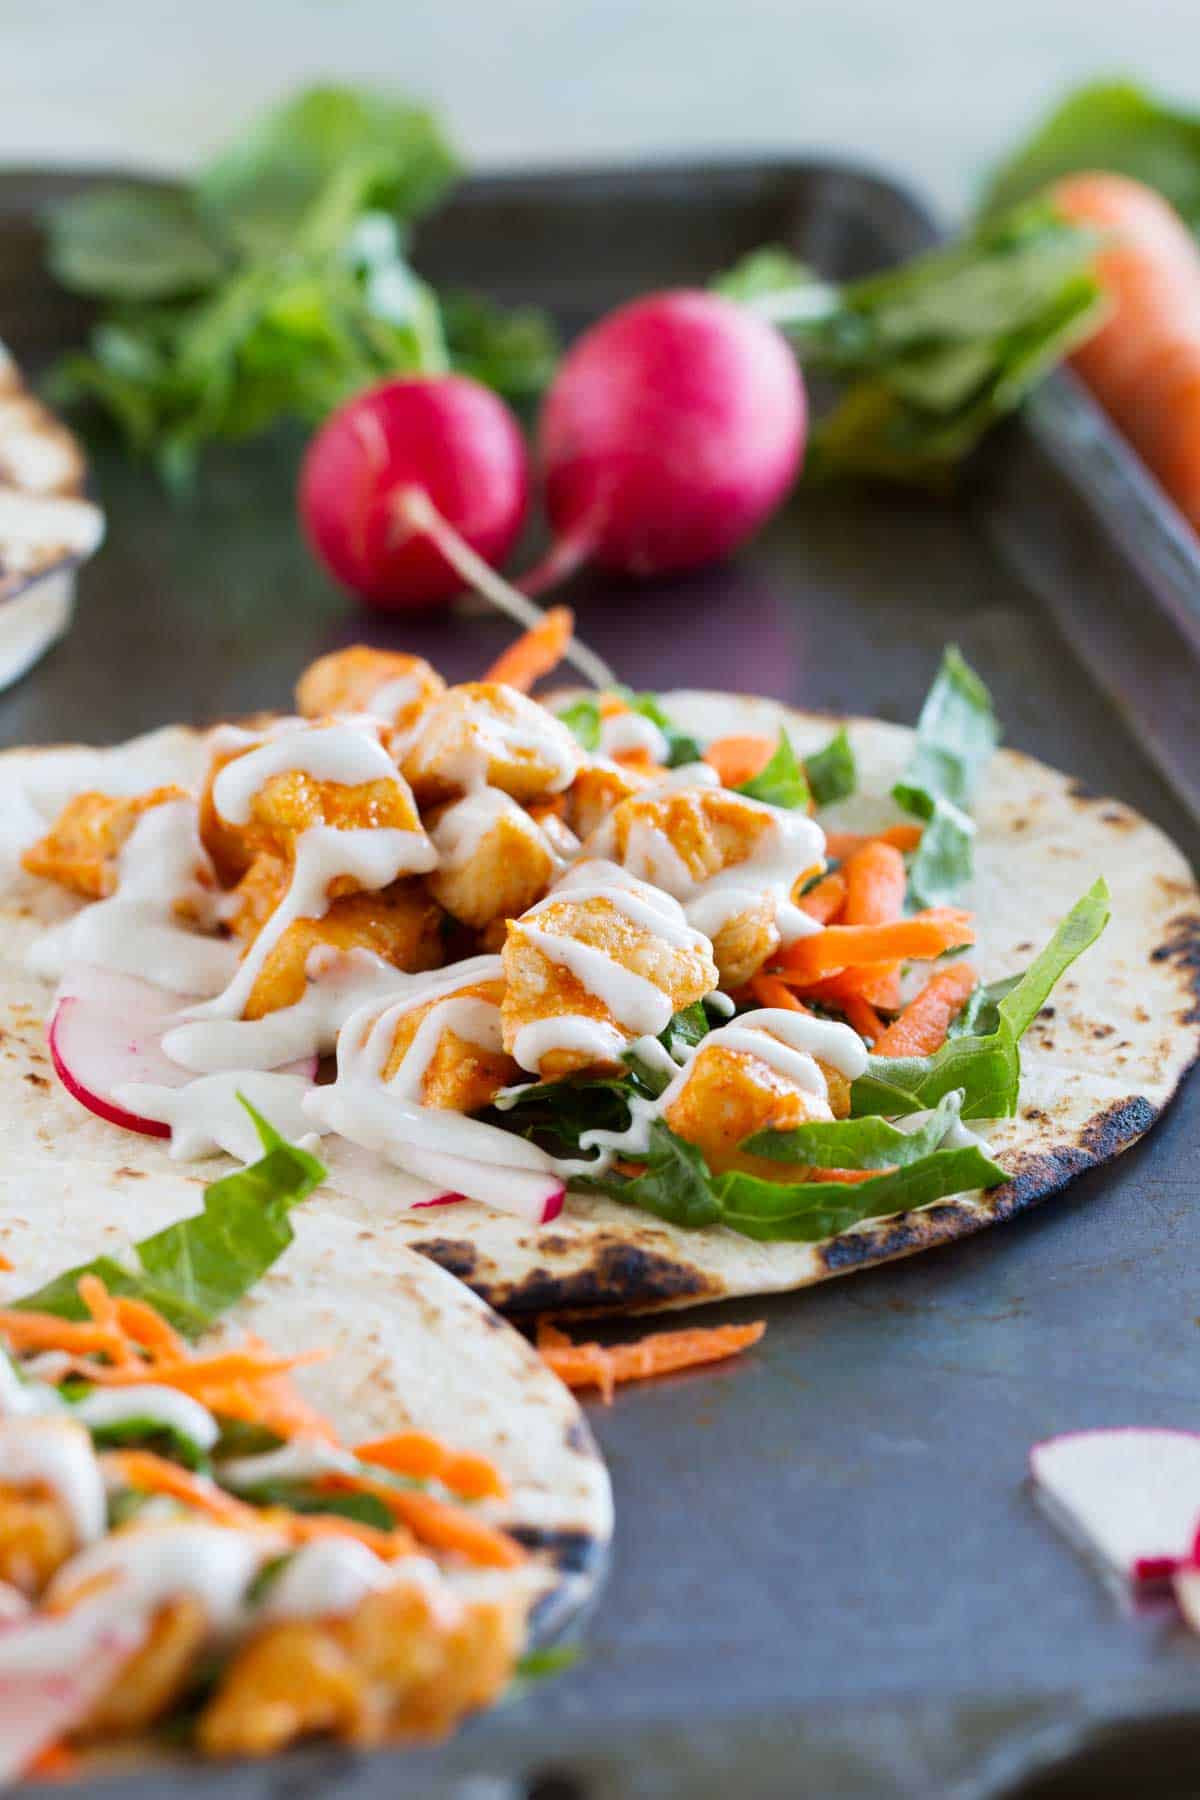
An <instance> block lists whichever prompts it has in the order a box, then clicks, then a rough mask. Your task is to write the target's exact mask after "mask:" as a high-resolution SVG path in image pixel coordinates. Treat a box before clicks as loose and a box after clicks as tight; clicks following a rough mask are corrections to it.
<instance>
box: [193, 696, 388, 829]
mask: <svg viewBox="0 0 1200 1800" xmlns="http://www.w3.org/2000/svg"><path fill="white" fill-rule="evenodd" d="M293 772H298V773H300V774H303V775H311V777H312V778H313V780H314V781H331V782H334V783H335V784H336V785H337V786H339V787H361V786H363V785H365V784H366V783H367V782H371V781H386V782H388V783H390V784H391V785H393V786H395V785H397V784H399V783H400V782H401V777H400V776H399V775H398V774H397V772H396V765H395V764H394V763H393V761H392V759H391V757H390V756H389V755H388V753H387V751H386V750H385V749H384V747H383V745H382V744H381V743H380V741H379V738H378V736H377V735H376V733H375V729H374V723H373V721H372V722H371V724H370V725H361V724H359V723H358V722H357V721H356V720H352V719H344V720H342V721H340V722H339V723H337V724H334V725H324V724H320V725H312V724H307V723H306V724H303V725H299V726H297V727H295V728H294V729H293V730H291V731H285V732H281V733H280V734H279V735H278V736H274V737H268V738H267V739H266V740H265V741H264V742H263V743H261V744H259V745H257V747H256V748H255V749H253V750H248V751H247V752H246V754H245V755H244V756H238V757H235V758H234V760H233V761H232V762H227V763H226V764H225V767H224V768H223V769H222V770H221V771H220V772H219V774H218V775H217V778H216V780H215V781H214V783H213V805H214V806H215V807H216V809H217V812H218V813H219V814H220V816H221V817H222V818H223V819H225V820H227V821H228V823H229V824H230V825H248V824H249V823H250V819H251V816H252V809H253V804H254V796H255V795H256V794H257V793H258V791H259V789H260V788H262V787H265V786H266V784H267V782H269V781H271V780H273V779H274V777H275V776H276V775H288V774H292V773H293Z"/></svg>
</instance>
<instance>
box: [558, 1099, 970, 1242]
mask: <svg viewBox="0 0 1200 1800" xmlns="http://www.w3.org/2000/svg"><path fill="white" fill-rule="evenodd" d="M650 1135H651V1148H650V1155H649V1158H648V1160H647V1164H646V1168H645V1170H644V1171H643V1173H641V1174H640V1175H635V1176H624V1175H618V1174H616V1173H610V1174H609V1175H607V1176H604V1177H603V1178H601V1179H599V1180H589V1181H585V1182H582V1183H581V1184H580V1185H581V1186H585V1187H590V1188H593V1189H595V1190H597V1191H599V1192H602V1193H606V1194H610V1195H612V1196H613V1198H615V1199H618V1200H622V1201H624V1202H625V1203H626V1204H628V1205H631V1206H638V1207H640V1208H642V1210H643V1211H645V1212H650V1213H653V1214H654V1215H655V1216H656V1217H657V1218H660V1219H667V1220H669V1221H670V1222H671V1223H672V1224H675V1225H682V1226H686V1227H698V1226H705V1225H725V1226H727V1227H728V1229H729V1230H731V1231H737V1232H740V1233H741V1234H742V1235H743V1236H744V1237H753V1238H761V1239H767V1240H775V1241H792V1242H815V1241H817V1240H818V1239H820V1238H824V1237H832V1236H833V1235H834V1234H835V1233H837V1232H839V1231H844V1230H845V1229H846V1227H847V1226H849V1225H854V1224H857V1223H858V1222H859V1221H860V1220H861V1219H870V1218H881V1217H884V1216H886V1215H887V1214H889V1213H895V1212H904V1211H907V1210H908V1209H909V1208H910V1207H914V1206H925V1205H927V1204H928V1203H929V1202H930V1201H933V1200H940V1199H942V1198H943V1197H944V1196H945V1195H947V1194H957V1193H963V1192H965V1191H968V1190H970V1189H974V1188H979V1187H995V1186H996V1184H997V1183H998V1182H1001V1181H1003V1180H1005V1179H1006V1177H1005V1174H1004V1171H1003V1169H1001V1168H1000V1167H999V1166H998V1164H996V1163H994V1162H993V1161H992V1160H991V1158H990V1157H988V1156H987V1155H986V1154H985V1153H984V1151H983V1150H981V1149H980V1148H979V1147H978V1146H977V1145H974V1144H971V1145H967V1146H963V1147H962V1148H949V1149H935V1150H933V1151H929V1152H926V1153H925V1154H923V1155H921V1156H919V1157H918V1158H917V1159H916V1160H915V1161H912V1162H909V1163H907V1164H905V1165H904V1166H903V1167H900V1168H895V1169H893V1170H891V1171H889V1172H888V1173H887V1174H881V1175H877V1176H875V1177H874V1178H873V1179H872V1180H870V1181H863V1182H857V1183H853V1184H847V1183H845V1182H833V1181H805V1182H795V1183H789V1182H774V1181H764V1180H762V1179H760V1178H759V1177H758V1176H754V1175H743V1174H740V1173H738V1172H736V1171H734V1172H730V1173H728V1174H725V1175H716V1176H714V1175H711V1174H710V1173H709V1171H708V1168H707V1166H706V1164H705V1162H704V1158H703V1157H702V1156H701V1154H700V1151H699V1150H698V1149H697V1148H696V1146H695V1145H694V1144H689V1143H686V1142H685V1141H684V1140H683V1139H682V1138H679V1137H676V1135H675V1133H674V1132H673V1131H671V1130H670V1128H669V1127H668V1126H666V1125H664V1124H663V1123H662V1121H661V1120H659V1121H658V1122H656V1123H655V1124H654V1125H653V1126H652V1127H651V1134H650ZM897 1135H900V1134H897Z"/></svg>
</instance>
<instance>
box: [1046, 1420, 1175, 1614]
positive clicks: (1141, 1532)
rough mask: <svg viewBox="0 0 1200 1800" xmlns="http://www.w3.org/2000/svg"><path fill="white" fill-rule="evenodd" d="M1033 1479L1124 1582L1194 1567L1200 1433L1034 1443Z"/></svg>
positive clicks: (1135, 1433) (1052, 1508) (1129, 1433)
mask: <svg viewBox="0 0 1200 1800" xmlns="http://www.w3.org/2000/svg"><path fill="white" fill-rule="evenodd" d="M1029 1469H1030V1474H1031V1475H1032V1477H1033V1481H1034V1484H1035V1486H1036V1488H1037V1489H1038V1492H1039V1495H1040V1497H1041V1498H1042V1499H1043V1501H1044V1502H1045V1503H1046V1506H1047V1510H1048V1511H1049V1512H1050V1514H1051V1516H1052V1517H1053V1518H1054V1520H1055V1522H1056V1523H1057V1524H1058V1525H1060V1526H1061V1527H1062V1529H1063V1530H1065V1531H1066V1532H1067V1534H1068V1535H1069V1536H1070V1537H1072V1538H1074V1539H1075V1540H1076V1541H1077V1542H1080V1543H1081V1544H1082V1545H1083V1547H1084V1548H1085V1549H1087V1550H1090V1551H1091V1552H1092V1553H1093V1554H1094V1555H1096V1556H1098V1557H1099V1558H1100V1559H1101V1561H1102V1562H1103V1563H1104V1564H1105V1565H1106V1566H1107V1567H1108V1568H1109V1569H1112V1570H1114V1571H1115V1572H1116V1573H1117V1574H1118V1575H1119V1576H1120V1577H1121V1578H1122V1579H1123V1580H1126V1581H1130V1582H1133V1583H1136V1584H1140V1585H1144V1584H1146V1583H1150V1582H1156V1581H1163V1580H1165V1579H1167V1578H1168V1577H1169V1576H1170V1575H1171V1574H1172V1573H1173V1572H1174V1571H1175V1570H1176V1569H1178V1568H1179V1567H1180V1565H1181V1564H1183V1563H1185V1562H1190V1561H1191V1559H1192V1555H1193V1544H1194V1541H1195V1539H1196V1527H1197V1523H1198V1522H1200V1434H1197V1433H1195V1432H1191V1431H1167V1430H1157V1429H1152V1430H1143V1429H1140V1428H1138V1427H1129V1428H1125V1429H1119V1430H1114V1431H1075V1432H1068V1433H1067V1434H1065V1435H1064V1436H1062V1437H1054V1438H1047V1439H1046V1441H1045V1442H1044V1443H1041V1444H1036V1445H1035V1446H1034V1448H1033V1450H1032V1452H1031V1453H1030V1458H1029Z"/></svg>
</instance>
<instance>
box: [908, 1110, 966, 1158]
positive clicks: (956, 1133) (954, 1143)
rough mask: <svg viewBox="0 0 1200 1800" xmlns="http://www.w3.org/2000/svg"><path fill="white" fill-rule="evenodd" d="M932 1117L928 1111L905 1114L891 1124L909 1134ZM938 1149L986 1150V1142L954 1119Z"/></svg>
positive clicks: (958, 1120) (957, 1119) (917, 1129)
mask: <svg viewBox="0 0 1200 1800" xmlns="http://www.w3.org/2000/svg"><path fill="white" fill-rule="evenodd" d="M932 1116H933V1115H932V1113H931V1112H930V1111H925V1112H915V1113H905V1114H904V1115H903V1116H902V1117H901V1118H899V1119H894V1120H893V1121H892V1123H893V1124H894V1125H895V1127H896V1130H897V1131H903V1132H905V1133H910V1132H913V1131H919V1130H920V1129H921V1127H922V1125H925V1124H927V1123H928V1121H929V1120H930V1119H931V1118H932ZM938 1148H939V1149H941V1150H986V1149H987V1148H988V1142H987V1139H986V1138H983V1137H980V1135H979V1133H978V1132H977V1131H972V1130H971V1129H970V1127H969V1126H967V1125H964V1124H963V1122H962V1120H961V1119H959V1118H956V1119H955V1120H954V1122H953V1124H952V1125H951V1127H950V1129H949V1131H948V1132H947V1133H946V1135H945V1137H944V1138H943V1139H942V1141H941V1143H940V1145H939V1146H938Z"/></svg>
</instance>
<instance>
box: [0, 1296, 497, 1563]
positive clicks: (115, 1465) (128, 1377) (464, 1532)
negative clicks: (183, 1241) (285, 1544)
mask: <svg viewBox="0 0 1200 1800" xmlns="http://www.w3.org/2000/svg"><path fill="white" fill-rule="evenodd" d="M78 1291H79V1297H80V1299H81V1300H82V1302H83V1304H84V1306H85V1307H86V1308H87V1311H88V1313H89V1315H90V1316H89V1318H88V1319H87V1320H78V1321H76V1320H71V1319H60V1318H59V1317H58V1316H57V1315H56V1314H53V1313H38V1312H21V1311H17V1310H9V1311H0V1337H3V1338H4V1339H6V1340H7V1342H8V1344H9V1346H10V1347H11V1348H12V1349H13V1350H16V1351H29V1350H34V1351H36V1350H63V1351H65V1352H66V1353H67V1355H68V1357H69V1359H70V1364H69V1366H70V1369H71V1371H72V1373H74V1374H78V1375H81V1376H83V1377H84V1378H85V1379H86V1380H88V1381H91V1382H94V1383H96V1385H97V1386H100V1387H134V1386H137V1385H138V1384H144V1383H146V1382H154V1383H157V1384H159V1385H163V1386H167V1387H173V1388H177V1389H178V1390H179V1392H180V1393H184V1394H190V1395H191V1396H192V1398H193V1399H195V1400H198V1401H199V1402H200V1403H201V1405H203V1406H207V1407H208V1408H209V1409H210V1411H212V1412H214V1413H216V1414H218V1415H219V1416H220V1417H222V1418H226V1419H244V1420H247V1421H249V1422H250V1423H252V1424H256V1425H262V1426H265V1427H266V1428H267V1429H268V1430H270V1431H272V1432H274V1433H275V1434H276V1435H277V1436H279V1437H285V1438H286V1437H295V1436H297V1435H299V1434H300V1433H301V1432H302V1433H304V1434H305V1435H306V1436H316V1437H321V1438H325V1439H327V1440H329V1441H331V1442H334V1443H336V1442H337V1434H336V1432H335V1431H334V1428H333V1426H332V1425H331V1424H330V1422H329V1421H328V1420H327V1419H325V1418H324V1417H323V1416H322V1415H321V1414H320V1413H318V1412H317V1411H316V1410H315V1409H314V1408H313V1407H312V1406H310V1405H309V1403H308V1401H307V1400H305V1399H304V1397H303V1395H302V1394H300V1393H299V1392H298V1391H297V1390H296V1389H295V1388H294V1387H293V1386H292V1385H291V1383H290V1382H289V1381H288V1379H287V1377H288V1375H289V1373H290V1371H291V1370H293V1369H295V1368H297V1367H299V1366H300V1365H301V1364H304V1363H310V1362H314V1361H316V1360H318V1359H319V1358H321V1357H322V1356H324V1355H325V1354H326V1352H324V1351H321V1350H313V1351H309V1352H307V1353H305V1354H303V1355H299V1356H276V1355H275V1354H273V1353H272V1351H271V1350H270V1349H269V1348H268V1346H267V1345H266V1344H264V1343H263V1341H262V1340H261V1339H260V1338H257V1337H255V1336H253V1335H250V1334H247V1336H246V1338H245V1339H244V1341H243V1342H242V1343H241V1344H239V1345H238V1346H237V1347H236V1348H234V1349H228V1350H218V1351H215V1352H213V1353H211V1354H209V1355H197V1354H195V1353H193V1352H192V1351H191V1350H189V1348H188V1345H187V1344H186V1343H185V1341H184V1339H183V1338H182V1337H181V1336H180V1335H179V1333H178V1332H177V1331H176V1330H175V1329H174V1327H173V1326H172V1325H170V1324H169V1323H168V1322H167V1320H166V1319H164V1318H163V1317H162V1316H161V1314H159V1313H158V1312H156V1311H155V1310H154V1308H153V1307H151V1306H148V1305H147V1304H146V1303H145V1301H142V1300H134V1299H129V1298H125V1297H123V1296H121V1295H114V1294H110V1293H109V1291H108V1288H107V1287H106V1286H105V1284H104V1282H103V1281H101V1280H100V1278H99V1277H98V1276H96V1275H83V1276H81V1277H80V1280H79V1284H78ZM100 1357H106V1358H107V1359H108V1360H107V1361H100V1360H98V1358H100ZM355 1454H356V1455H358V1456H359V1457H360V1458H361V1459H362V1460H363V1461H364V1462H370V1463H374V1464H375V1465H376V1466H377V1467H378V1468H379V1469H380V1470H384V1469H386V1470H388V1471H389V1472H390V1473H391V1474H394V1475H401V1476H407V1477H409V1478H411V1479H414V1480H437V1481H440V1482H441V1483H442V1484H443V1486H445V1487H447V1488H448V1489H449V1490H450V1492H451V1493H452V1494H455V1495H456V1496H457V1497H458V1498H459V1499H460V1500H482V1499H487V1498H495V1499H503V1498H505V1497H506V1495H507V1492H508V1489H507V1487H506V1485H505V1483H504V1480H503V1477H502V1476H501V1474H500V1472H499V1470H498V1469H497V1468H496V1467H495V1466H494V1465H493V1464H492V1463H490V1462H489V1461H488V1460H487V1458H486V1457H483V1456H474V1455H471V1454H469V1453H465V1452H457V1451H454V1450H452V1449H451V1448H450V1447H449V1446H448V1445H446V1444H443V1443H442V1442H441V1441H440V1439H438V1438H435V1437H432V1436H430V1435H428V1434H427V1433H424V1432H416V1431H407V1432H397V1433H395V1434H394V1435H393V1436H391V1437H384V1438H376V1439H374V1440H373V1441H371V1442H370V1443H366V1444H363V1445H362V1446H360V1448H359V1450H358V1451H357V1452H355ZM102 1460H103V1464H104V1467H105V1468H106V1469H108V1470H110V1471H112V1472H113V1473H114V1474H116V1475H118V1476H119V1477H120V1478H121V1479H122V1480H123V1481H125V1482H127V1483H128V1484H129V1485H130V1486H131V1487H135V1488H139V1489H142V1490H143V1491H145V1492H148V1493H160V1494H167V1495H169V1496H170V1497H171V1498H173V1499H175V1500H179V1501H180V1502H182V1503H183V1504H184V1505H187V1506H191V1507H194V1508H195V1509H196V1510H197V1511H198V1512H203V1513H206V1514H208V1515H209V1517H211V1518H215V1519H218V1520H220V1521H221V1522H222V1523H223V1524H227V1525H232V1526H239V1527H245V1528H248V1529H256V1530H257V1529H271V1530H274V1531H277V1532H280V1533H282V1535H283V1536H285V1537H286V1538H287V1539H288V1541H289V1542H290V1543H296V1544H300V1543H306V1542H308V1541H310V1540H311V1539H312V1538H315V1537H327V1536H330V1535H341V1536H350V1537H356V1538H358V1539H359V1540H360V1542H362V1543H364V1544H367V1545H369V1546H370V1548H371V1549H373V1550H375V1551H377V1552H378V1553H379V1555H381V1556H387V1557H396V1556H402V1555H408V1554H410V1553H411V1551H412V1549H413V1547H414V1545H415V1544H416V1542H418V1541H420V1542H421V1543H424V1544H427V1545H429V1546H431V1547H432V1548H435V1549H438V1550H443V1551H449V1552H453V1553H454V1554H456V1555H459V1556H462V1557H464V1558H466V1559H467V1560H468V1561H470V1562H474V1563H479V1564H481V1565H483V1566H485V1567H489V1568H511V1567H513V1566H514V1565H515V1564H516V1563H518V1562H521V1561H522V1560H523V1559H524V1555H525V1552H524V1551H523V1550H522V1548H521V1546H520V1545H519V1544H518V1543H517V1542H516V1541H515V1539H513V1538H511V1537H509V1536H508V1534H507V1533H506V1532H503V1531H500V1530H497V1529H496V1527H495V1526H492V1525H490V1524H488V1523H487V1521H486V1520H483V1519H479V1518H476V1517H474V1516H473V1515H472V1514H471V1513H469V1512H467V1511H465V1510H464V1509H463V1508H462V1507H460V1506H456V1505H454V1504H453V1503H452V1502H448V1501H444V1500H440V1499H438V1498H437V1497H436V1496H435V1495H433V1494H426V1493H423V1492H421V1491H419V1490H415V1489H409V1488H403V1487H398V1486H395V1485H394V1484H393V1483H391V1482H389V1481H387V1480H385V1479H377V1478H372V1477H371V1476H370V1475H369V1474H367V1473H362V1474H357V1473H353V1472H347V1473H346V1474H344V1475H343V1474H340V1473H339V1474H335V1475H330V1476H327V1477H322V1485H323V1487H325V1488H326V1489H327V1490H328V1491H330V1492H335V1491H339V1490H345V1489H351V1490H355V1491H358V1492H361V1493H369V1494H374V1495H375V1496H376V1497H377V1498H379V1499H381V1500H382V1501H384V1503H385V1504H386V1505H387V1506H388V1508H389V1510H390V1511H391V1512H392V1514H393V1517H394V1518H395V1519H396V1522H397V1523H396V1526H395V1527H394V1528H393V1529H392V1530H391V1531H381V1530H379V1529H378V1528H375V1527H372V1526H369V1525H362V1524H360V1523H359V1522H358V1521H357V1520H355V1519H347V1518H344V1517H343V1516H342V1515H341V1514H339V1513H334V1512H330V1513H293V1512H291V1511H290V1510H289V1509H287V1508H284V1507H257V1506H251V1505H250V1504H249V1503H248V1502H247V1501H244V1500H239V1499H238V1498H237V1497H236V1495H233V1494H230V1493H227V1492H226V1490H225V1489H224V1488H222V1487H221V1486H219V1484H218V1483H217V1482H215V1481H213V1480H211V1479H210V1478H209V1477H208V1476H205V1475H198V1474H195V1473H193V1472H192V1471H191V1470H189V1469H185V1468H183V1467H182V1466H181V1465H180V1464H179V1463H176V1462H172V1461H171V1460H170V1458H169V1457H164V1456H159V1455H157V1454H156V1453H155V1452H153V1451H150V1450H139V1449H129V1450H113V1451H109V1452H106V1453H105V1455H104V1457H103V1459H102Z"/></svg>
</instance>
